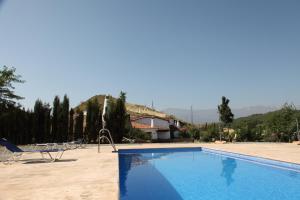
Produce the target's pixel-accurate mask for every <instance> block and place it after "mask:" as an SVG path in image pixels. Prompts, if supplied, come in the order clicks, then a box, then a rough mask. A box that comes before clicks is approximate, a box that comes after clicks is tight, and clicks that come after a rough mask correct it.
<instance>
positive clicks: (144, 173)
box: [119, 148, 300, 200]
mask: <svg viewBox="0 0 300 200" xmlns="http://www.w3.org/2000/svg"><path fill="white" fill-rule="evenodd" d="M252 158H253V157H252ZM119 173H120V174H119V175H120V176H119V177H120V199H121V200H150V199H151V200H165V199H166V200H196V199H201V200H299V199H300V173H299V172H298V171H296V170H287V169H283V168H280V167H278V166H277V165H276V167H274V166H270V165H269V163H268V164H267V165H266V164H258V163H255V162H249V161H247V160H244V159H240V158H239V157H236V158H235V157H234V156H233V157H232V155H230V156H229V155H226V154H222V153H220V154H219V153H216V152H210V151H206V150H204V149H201V148H181V149H179V148H178V149H143V150H120V151H119Z"/></svg>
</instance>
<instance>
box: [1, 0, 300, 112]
mask: <svg viewBox="0 0 300 200" xmlns="http://www.w3.org/2000/svg"><path fill="white" fill-rule="evenodd" d="M299 10H300V1H299V0H251V1H250V0H119V1H117V0H88V1H86V0H80V1H79V0H26V1H18V0H0V66H3V65H6V66H10V67H15V68H16V69H17V74H20V75H22V77H23V79H24V80H25V81H26V82H25V83H24V84H18V85H15V86H16V93H17V94H19V95H21V96H23V97H25V99H24V100H22V101H21V103H22V105H24V106H25V107H26V108H32V107H33V105H34V102H35V100H36V99H37V98H40V99H42V100H43V101H45V102H49V103H50V104H52V102H53V98H54V96H55V95H59V96H61V97H62V96H63V95H64V94H67V95H68V96H69V98H70V103H71V105H72V106H76V105H78V104H79V103H80V102H81V101H84V100H86V99H88V98H89V97H91V96H93V95H96V94H111V95H113V96H118V95H119V93H120V91H121V90H122V91H125V92H126V93H127V100H128V101H129V102H132V103H138V104H142V105H148V106H149V105H151V102H152V101H153V102H154V106H155V108H157V109H166V108H187V109H189V107H190V106H191V105H193V107H194V108H195V109H208V108H216V106H217V105H218V104H219V103H220V101H221V96H223V95H224V96H226V97H228V98H229V99H230V100H231V106H232V107H234V108H240V107H248V106H256V105H266V106H279V105H282V104H284V103H285V102H293V103H294V104H296V105H300V87H299V86H300V78H299V76H300V12H299Z"/></svg>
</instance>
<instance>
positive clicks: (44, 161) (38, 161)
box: [22, 159, 77, 164]
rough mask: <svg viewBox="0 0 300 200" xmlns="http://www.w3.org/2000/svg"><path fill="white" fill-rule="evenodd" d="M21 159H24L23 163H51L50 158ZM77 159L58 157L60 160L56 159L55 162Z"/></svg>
mask: <svg viewBox="0 0 300 200" xmlns="http://www.w3.org/2000/svg"><path fill="white" fill-rule="evenodd" d="M22 161H25V162H24V163H23V164H38V163H51V162H52V160H50V159H44V160H41V159H35V160H32V159H30V160H22ZM75 161H77V159H60V160H56V161H55V162H56V163H57V162H75Z"/></svg>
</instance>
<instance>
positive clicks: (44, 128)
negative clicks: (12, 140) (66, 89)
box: [33, 99, 51, 143]
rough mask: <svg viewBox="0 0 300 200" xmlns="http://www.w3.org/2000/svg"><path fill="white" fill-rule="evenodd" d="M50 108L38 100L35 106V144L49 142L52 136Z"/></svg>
mask: <svg viewBox="0 0 300 200" xmlns="http://www.w3.org/2000/svg"><path fill="white" fill-rule="evenodd" d="M50 112H51V109H50V106H49V104H44V103H43V102H42V101H41V100H39V99H38V100H37V101H36V102H35V105H34V129H33V130H34V133H33V141H34V142H35V143H41V142H47V141H48V138H49V135H50Z"/></svg>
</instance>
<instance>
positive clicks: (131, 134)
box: [128, 128, 151, 140]
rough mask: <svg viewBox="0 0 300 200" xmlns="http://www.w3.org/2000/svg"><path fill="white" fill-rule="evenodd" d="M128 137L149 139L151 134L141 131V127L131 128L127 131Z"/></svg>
mask: <svg viewBox="0 0 300 200" xmlns="http://www.w3.org/2000/svg"><path fill="white" fill-rule="evenodd" d="M128 137H129V138H131V139H137V140H151V134H150V133H146V132H144V131H142V130H141V129H137V128H132V129H130V131H129V136H128Z"/></svg>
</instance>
